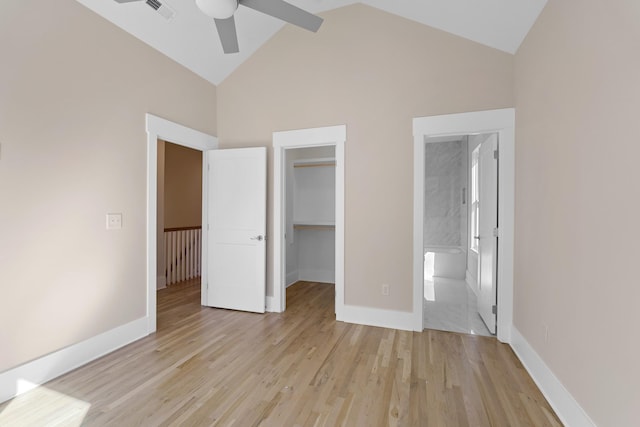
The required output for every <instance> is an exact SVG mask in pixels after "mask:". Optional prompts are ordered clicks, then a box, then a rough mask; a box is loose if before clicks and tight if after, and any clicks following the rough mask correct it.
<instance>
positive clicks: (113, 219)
mask: <svg viewBox="0 0 640 427" xmlns="http://www.w3.org/2000/svg"><path fill="white" fill-rule="evenodd" d="M121 228H122V214H121V213H108V214H107V230H119V229H121Z"/></svg>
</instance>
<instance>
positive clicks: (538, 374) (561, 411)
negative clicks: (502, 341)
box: [511, 326, 596, 427]
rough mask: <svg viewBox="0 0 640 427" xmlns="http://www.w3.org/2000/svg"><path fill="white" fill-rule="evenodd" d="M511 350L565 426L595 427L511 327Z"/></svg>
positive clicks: (549, 370) (513, 327) (542, 361)
mask: <svg viewBox="0 0 640 427" xmlns="http://www.w3.org/2000/svg"><path fill="white" fill-rule="evenodd" d="M511 348H513V351H514V352H515V353H516V355H517V356H518V358H519V359H520V361H521V362H522V364H523V365H524V367H525V369H526V370H527V371H528V372H529V375H531V378H533V381H534V382H535V383H536V385H537V386H538V388H539V389H540V391H541V392H542V394H543V395H544V397H545V398H546V399H547V401H548V402H549V404H550V405H551V407H552V408H553V410H554V411H555V412H556V415H558V418H560V421H562V423H563V424H564V425H565V426H567V427H572V426H575V427H578V426H579V427H596V424H595V423H594V422H593V421H592V420H591V418H589V416H588V415H587V413H586V412H585V411H584V409H582V407H581V406H580V405H579V404H578V402H576V400H575V399H574V398H573V396H572V395H571V393H569V391H567V389H566V388H565V387H564V385H563V384H562V383H561V382H560V380H559V379H558V378H557V377H556V376H555V375H554V374H553V372H552V371H551V369H549V367H548V366H547V365H546V364H545V363H544V360H542V358H541V357H540V356H539V355H538V353H536V351H535V350H534V349H533V347H531V345H530V344H529V343H528V342H527V340H526V339H525V338H524V337H523V336H522V334H520V332H519V331H518V330H517V329H516V327H515V326H512V327H511Z"/></svg>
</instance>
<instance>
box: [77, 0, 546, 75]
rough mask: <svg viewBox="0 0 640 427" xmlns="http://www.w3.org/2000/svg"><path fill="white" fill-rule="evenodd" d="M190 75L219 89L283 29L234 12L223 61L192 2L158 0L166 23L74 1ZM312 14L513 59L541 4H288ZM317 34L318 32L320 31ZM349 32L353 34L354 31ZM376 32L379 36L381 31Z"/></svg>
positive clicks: (122, 7)
mask: <svg viewBox="0 0 640 427" xmlns="http://www.w3.org/2000/svg"><path fill="white" fill-rule="evenodd" d="M76 1H78V2H80V3H82V4H84V5H85V6H87V7H88V8H90V9H92V10H93V11H94V12H96V13H98V14H99V15H101V16H103V17H104V18H106V19H108V20H109V21H111V22H112V23H114V24H115V25H117V26H119V27H121V28H122V29H124V30H125V31H127V32H129V33H131V34H132V35H134V36H135V37H137V38H138V39H140V40H142V41H144V42H145V43H147V44H149V45H150V46H152V47H153V48H155V49H157V50H159V51H160V52H162V53H164V54H165V55H167V56H168V57H170V58H172V59H173V60H175V61H176V62H178V63H180V64H182V65H183V66H185V67H187V68H189V69H190V70H192V71H193V72H195V73H196V74H198V75H200V76H201V77H203V78H205V79H206V80H208V81H210V82H211V83H213V84H215V85H218V84H220V83H221V82H222V81H223V80H224V79H225V78H226V77H227V76H228V75H229V74H231V73H232V72H233V71H234V70H235V69H236V67H238V66H239V65H240V64H241V63H242V62H244V61H245V60H246V59H247V58H248V57H250V56H251V55H252V54H253V53H254V52H255V51H256V50H258V49H259V48H260V46H262V45H263V44H264V43H265V42H266V41H267V40H269V38H271V36H273V35H274V34H275V33H276V32H277V31H278V30H280V29H281V28H282V27H283V26H284V25H285V24H284V23H283V22H282V21H280V20H278V19H275V18H272V17H270V16H267V15H264V14H261V13H259V12H256V11H254V10H252V9H249V8H246V7H240V8H238V10H237V11H236V14H235V19H236V25H237V32H238V40H239V44H240V53H237V54H230V55H225V54H224V53H223V52H222V47H221V45H220V41H219V39H218V35H217V32H216V29H215V26H214V23H213V20H212V19H211V18H209V17H207V16H206V15H204V14H203V13H202V12H201V11H200V10H199V9H198V8H197V6H196V4H195V0H159V1H160V2H161V3H162V4H163V5H164V7H165V9H164V10H166V11H168V12H173V13H174V15H173V17H172V18H171V19H167V18H166V17H165V16H163V14H161V13H159V12H158V11H155V10H154V9H153V8H151V7H150V6H149V5H147V4H146V3H145V2H144V1H141V2H136V3H125V4H118V3H116V2H115V1H114V0H76ZM289 2H290V3H292V4H294V5H296V6H298V7H301V8H303V9H305V10H308V11H310V12H313V13H321V12H323V11H327V10H331V9H335V8H338V7H342V6H347V5H350V4H353V3H363V4H366V5H369V6H372V7H375V8H378V9H381V10H384V11H387V12H389V13H392V14H395V15H398V16H402V17H405V18H407V19H411V20H413V21H417V22H420V23H422V24H425V25H429V26H431V27H434V28H438V29H440V30H443V31H447V32H449V33H452V34H456V35H458V36H461V37H464V38H467V39H469V40H473V41H475V42H478V43H481V44H484V45H487V46H490V47H493V48H496V49H499V50H502V51H505V52H508V53H515V52H516V51H517V49H518V47H519V46H520V44H521V43H522V41H523V40H524V38H525V36H526V35H527V33H528V32H529V29H530V28H531V27H532V25H533V23H534V22H535V20H536V19H537V17H538V15H539V14H540V12H541V11H542V9H543V8H544V6H545V4H546V2H547V0H364V1H360V2H358V1H348V0H289ZM320 31H322V28H320ZM353 31H358V29H357V28H354V29H353ZM380 31H384V28H381V29H380Z"/></svg>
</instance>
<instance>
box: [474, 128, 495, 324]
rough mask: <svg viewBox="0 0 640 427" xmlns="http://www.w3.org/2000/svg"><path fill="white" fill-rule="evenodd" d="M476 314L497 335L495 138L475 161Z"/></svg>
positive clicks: (483, 144) (486, 145)
mask: <svg viewBox="0 0 640 427" xmlns="http://www.w3.org/2000/svg"><path fill="white" fill-rule="evenodd" d="M478 175H479V180H478V181H479V182H478V200H479V202H478V208H479V214H478V222H479V227H478V236H477V237H478V313H480V317H482V320H484V323H485V324H486V325H487V328H488V329H489V332H491V333H492V334H495V333H496V313H497V311H496V310H497V307H496V304H497V301H496V289H497V288H496V285H497V283H496V279H497V275H496V267H497V263H496V255H497V253H498V252H497V249H498V236H497V230H498V134H492V135H490V136H489V137H488V138H487V140H486V141H484V142H483V143H482V144H481V145H480V155H479V158H478Z"/></svg>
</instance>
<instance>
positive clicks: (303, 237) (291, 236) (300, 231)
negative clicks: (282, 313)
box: [284, 146, 336, 310]
mask: <svg viewBox="0 0 640 427" xmlns="http://www.w3.org/2000/svg"><path fill="white" fill-rule="evenodd" d="M285 165H286V173H285V186H284V187H285V195H284V201H285V233H284V243H285V245H284V254H285V266H286V276H285V277H286V283H285V293H286V289H288V288H289V287H291V286H295V288H296V290H297V292H299V293H302V292H303V291H302V288H304V287H313V288H314V289H315V290H316V291H318V292H321V293H329V292H330V293H331V295H332V296H333V295H334V294H335V277H336V274H335V246H336V243H335V242H336V235H335V229H336V227H335V225H336V216H335V212H336V158H335V146H323V147H304V148H292V149H287V150H285ZM332 299H333V298H332ZM294 301H295V300H291V299H290V300H288V301H287V303H288V305H291V304H292V303H293V302H294ZM332 305H333V303H332ZM334 309H335V308H334V307H332V310H334Z"/></svg>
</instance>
